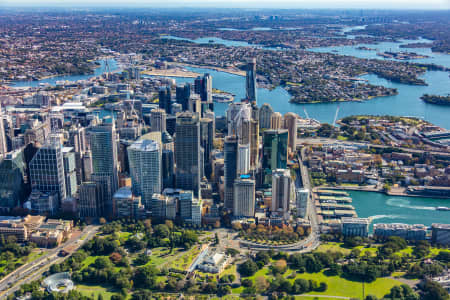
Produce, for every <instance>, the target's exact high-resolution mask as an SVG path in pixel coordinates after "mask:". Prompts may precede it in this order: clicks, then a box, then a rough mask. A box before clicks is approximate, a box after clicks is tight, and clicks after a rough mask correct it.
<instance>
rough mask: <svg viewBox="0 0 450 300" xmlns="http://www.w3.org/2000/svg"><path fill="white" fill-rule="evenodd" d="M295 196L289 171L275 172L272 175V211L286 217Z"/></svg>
mask: <svg viewBox="0 0 450 300" xmlns="http://www.w3.org/2000/svg"><path fill="white" fill-rule="evenodd" d="M294 196H295V195H293V185H292V179H291V174H290V172H289V170H287V169H277V170H274V171H273V173H272V204H271V206H270V211H271V212H277V213H280V214H282V215H283V216H286V214H287V213H288V212H289V208H290V204H291V201H293V198H294Z"/></svg>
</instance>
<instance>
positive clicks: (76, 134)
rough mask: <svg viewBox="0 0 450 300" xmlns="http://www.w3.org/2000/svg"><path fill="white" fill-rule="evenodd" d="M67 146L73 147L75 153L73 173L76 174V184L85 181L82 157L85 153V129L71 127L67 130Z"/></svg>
mask: <svg viewBox="0 0 450 300" xmlns="http://www.w3.org/2000/svg"><path fill="white" fill-rule="evenodd" d="M67 145H68V146H70V147H73V149H74V151H75V172H76V174H77V184H78V185H80V184H81V183H82V182H83V181H87V178H86V177H85V175H84V173H85V172H84V166H83V157H84V155H85V153H86V137H85V128H84V127H80V126H72V127H71V128H70V129H69V139H68V141H67Z"/></svg>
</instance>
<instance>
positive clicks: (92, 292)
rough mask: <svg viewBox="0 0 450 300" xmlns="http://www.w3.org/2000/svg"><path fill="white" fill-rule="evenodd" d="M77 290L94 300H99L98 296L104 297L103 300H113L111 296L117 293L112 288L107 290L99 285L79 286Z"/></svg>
mask: <svg viewBox="0 0 450 300" xmlns="http://www.w3.org/2000/svg"><path fill="white" fill-rule="evenodd" d="M75 289H76V290H77V291H79V292H80V293H81V294H83V295H84V296H87V297H92V296H94V297H93V298H94V299H97V297H98V295H102V296H103V299H105V300H109V299H111V296H112V295H114V294H116V293H117V291H116V290H114V289H111V288H105V287H102V286H99V285H84V284H77V285H76V287H75Z"/></svg>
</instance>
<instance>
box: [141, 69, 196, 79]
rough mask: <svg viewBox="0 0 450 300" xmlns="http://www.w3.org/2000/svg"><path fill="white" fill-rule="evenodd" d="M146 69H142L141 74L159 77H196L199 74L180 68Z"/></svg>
mask: <svg viewBox="0 0 450 300" xmlns="http://www.w3.org/2000/svg"><path fill="white" fill-rule="evenodd" d="M169 70H170V69H167V70H146V71H142V72H141V74H143V75H147V76H160V77H185V78H196V77H198V76H200V74H199V73H196V72H191V71H182V70H174V71H169Z"/></svg>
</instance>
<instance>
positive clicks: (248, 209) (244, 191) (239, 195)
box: [233, 178, 255, 217]
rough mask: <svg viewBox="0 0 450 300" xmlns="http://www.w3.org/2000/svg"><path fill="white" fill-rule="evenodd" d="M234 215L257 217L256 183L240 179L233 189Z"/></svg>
mask: <svg viewBox="0 0 450 300" xmlns="http://www.w3.org/2000/svg"><path fill="white" fill-rule="evenodd" d="M233 215H234V216H235V217H254V216H255V181H254V180H252V179H248V178H238V179H236V180H235V181H234V188H233Z"/></svg>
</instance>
